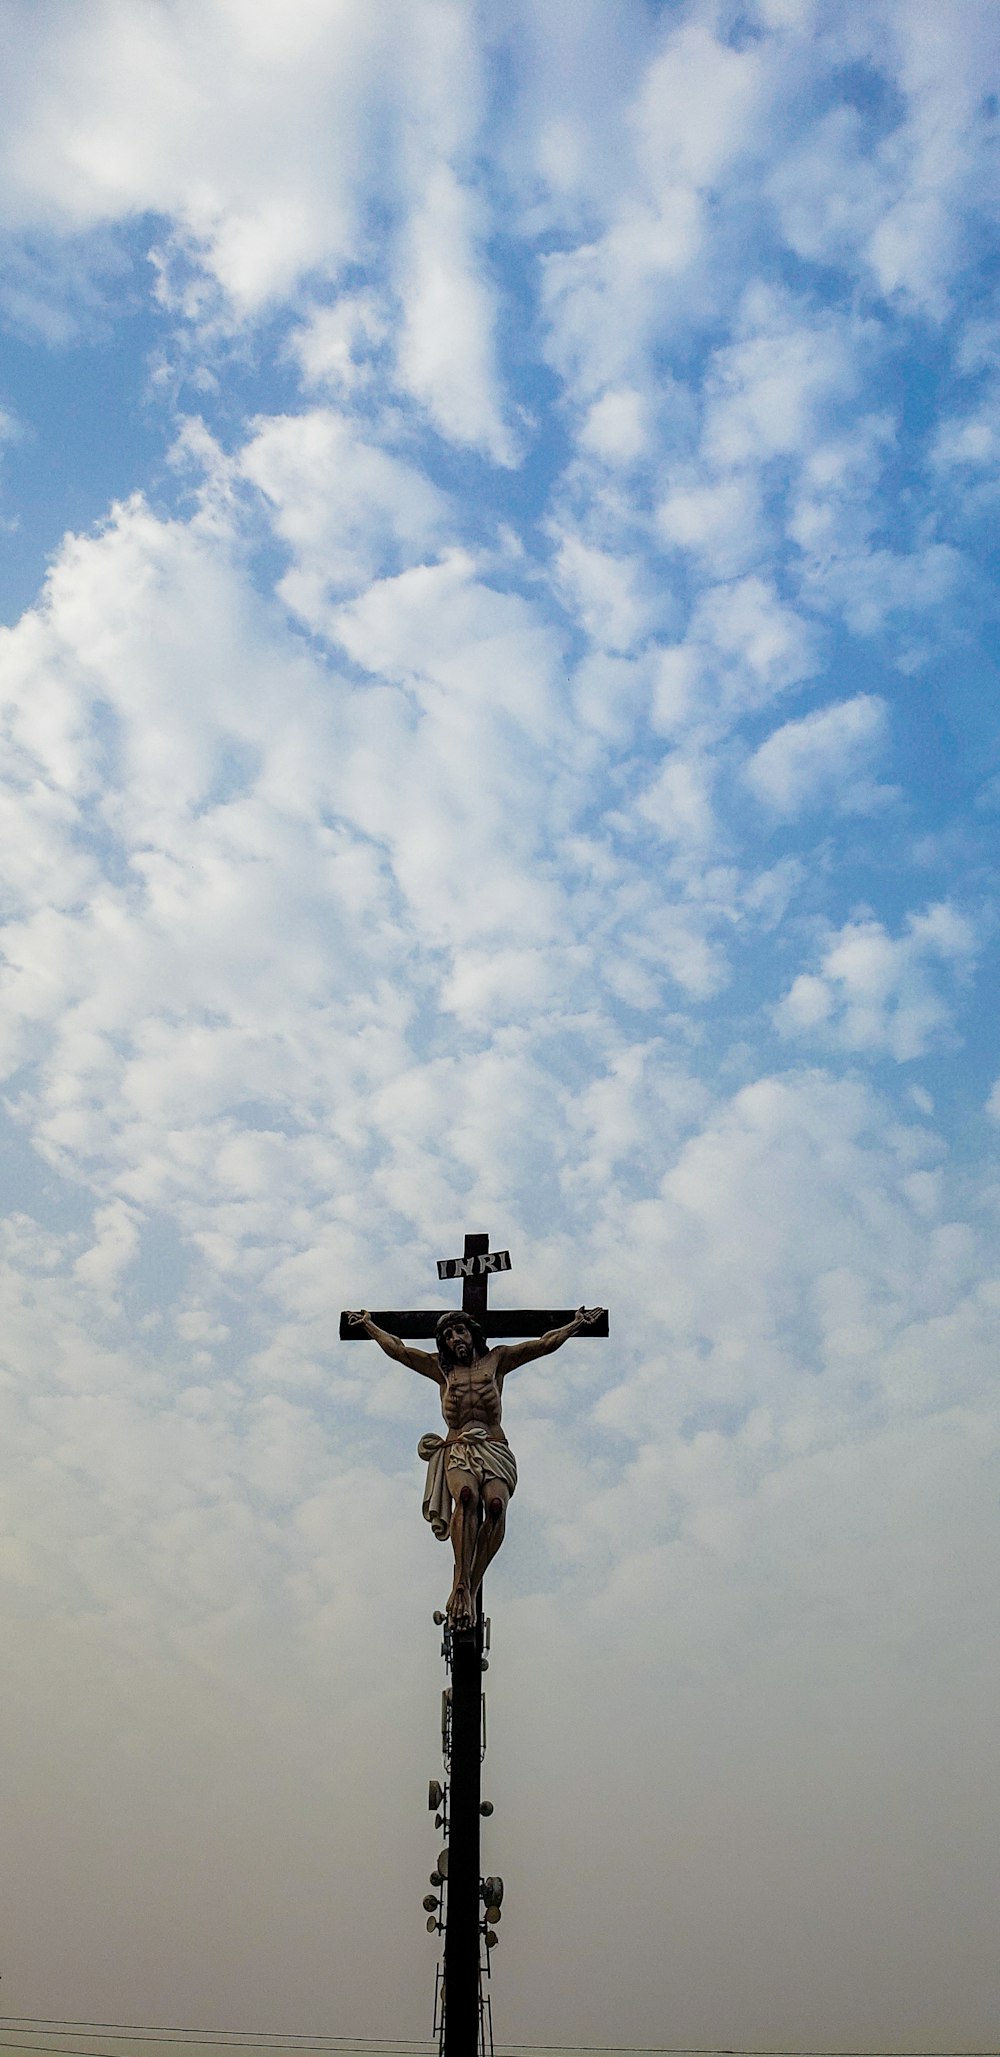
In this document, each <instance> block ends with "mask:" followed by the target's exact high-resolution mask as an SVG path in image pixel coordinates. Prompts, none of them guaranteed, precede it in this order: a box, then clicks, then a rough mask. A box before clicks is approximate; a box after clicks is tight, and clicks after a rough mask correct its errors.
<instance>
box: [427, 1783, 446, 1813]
mask: <svg viewBox="0 0 1000 2057" xmlns="http://www.w3.org/2000/svg"><path fill="white" fill-rule="evenodd" d="M443 1799H444V1787H443V1786H442V1785H439V1783H438V1781H437V1779H436V1778H432V1779H431V1782H430V1785H429V1786H428V1788H427V1805H428V1807H429V1808H430V1811H431V1813H432V1814H433V1813H434V1810H435V1808H437V1807H440V1805H441V1802H442V1800H443Z"/></svg>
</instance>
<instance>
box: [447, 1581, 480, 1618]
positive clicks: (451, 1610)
mask: <svg viewBox="0 0 1000 2057" xmlns="http://www.w3.org/2000/svg"><path fill="white" fill-rule="evenodd" d="M448 1620H449V1621H450V1623H451V1626H452V1628H453V1629H467V1628H475V1626H476V1610H475V1607H474V1605H473V1601H472V1594H471V1592H470V1591H469V1588H468V1586H462V1585H455V1586H453V1587H452V1591H451V1598H450V1600H449V1601H448Z"/></svg>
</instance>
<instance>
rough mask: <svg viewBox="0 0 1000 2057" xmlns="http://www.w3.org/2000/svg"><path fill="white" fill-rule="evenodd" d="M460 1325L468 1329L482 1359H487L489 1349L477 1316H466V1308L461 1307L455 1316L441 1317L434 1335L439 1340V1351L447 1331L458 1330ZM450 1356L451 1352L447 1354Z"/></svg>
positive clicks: (446, 1353) (444, 1315)
mask: <svg viewBox="0 0 1000 2057" xmlns="http://www.w3.org/2000/svg"><path fill="white" fill-rule="evenodd" d="M459 1324H461V1326H462V1328H467V1329H468V1331H469V1334H470V1336H471V1337H472V1342H473V1346H474V1348H475V1349H476V1350H477V1351H478V1353H479V1355H480V1356H481V1357H485V1355H486V1351H487V1347H488V1346H487V1342H486V1337H485V1336H484V1334H483V1331H482V1329H481V1328H480V1326H479V1323H478V1321H477V1320H476V1317H475V1315H474V1314H466V1313H465V1310H464V1308H461V1307H458V1308H456V1310H455V1313H454V1314H442V1315H439V1317H438V1323H437V1327H436V1329H435V1331H434V1334H435V1336H436V1338H437V1342H438V1347H439V1350H440V1345H441V1341H442V1338H443V1336H444V1332H445V1330H446V1329H449V1328H456V1327H458V1325H459ZM450 1354H451V1353H450V1351H446V1352H445V1355H446V1356H450Z"/></svg>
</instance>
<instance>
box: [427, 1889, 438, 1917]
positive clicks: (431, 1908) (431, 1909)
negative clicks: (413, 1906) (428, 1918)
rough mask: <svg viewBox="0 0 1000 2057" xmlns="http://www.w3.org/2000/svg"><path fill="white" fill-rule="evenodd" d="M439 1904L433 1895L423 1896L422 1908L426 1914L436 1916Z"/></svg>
mask: <svg viewBox="0 0 1000 2057" xmlns="http://www.w3.org/2000/svg"><path fill="white" fill-rule="evenodd" d="M440 1905H441V1902H440V1900H439V1899H437V1898H436V1896H435V1894H434V1893H425V1894H424V1907H425V1910H426V1912H427V1913H428V1914H436V1913H437V1910H438V1908H439V1907H440Z"/></svg>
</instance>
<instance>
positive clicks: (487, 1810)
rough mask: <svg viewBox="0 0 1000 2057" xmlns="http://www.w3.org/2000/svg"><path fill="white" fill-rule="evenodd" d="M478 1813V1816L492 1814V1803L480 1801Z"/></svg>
mask: <svg viewBox="0 0 1000 2057" xmlns="http://www.w3.org/2000/svg"><path fill="white" fill-rule="evenodd" d="M479 1812H480V1814H492V1812H493V1802H492V1800H480V1802H479Z"/></svg>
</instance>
